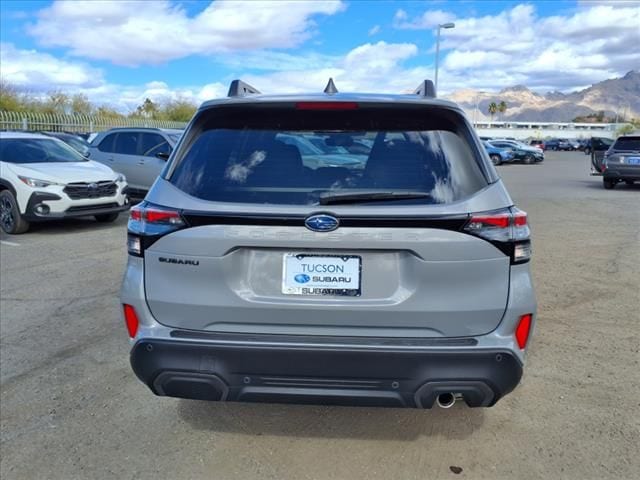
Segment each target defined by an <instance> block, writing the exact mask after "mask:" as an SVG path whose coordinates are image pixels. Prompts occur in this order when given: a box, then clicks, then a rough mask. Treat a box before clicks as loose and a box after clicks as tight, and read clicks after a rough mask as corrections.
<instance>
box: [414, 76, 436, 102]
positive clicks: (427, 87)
mask: <svg viewBox="0 0 640 480" xmlns="http://www.w3.org/2000/svg"><path fill="white" fill-rule="evenodd" d="M413 93H414V94H416V95H420V96H421V97H423V98H435V97H436V87H434V86H433V82H432V81H431V80H425V81H423V82H422V83H421V84H420V85H418V88H416V89H415V91H414V92H413Z"/></svg>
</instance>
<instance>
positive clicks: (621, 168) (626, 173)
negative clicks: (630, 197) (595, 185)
mask: <svg viewBox="0 0 640 480" xmlns="http://www.w3.org/2000/svg"><path fill="white" fill-rule="evenodd" d="M602 175H603V176H604V178H605V179H606V180H633V181H636V182H638V181H640V165H614V166H607V169H606V170H605V171H604V173H603V174H602Z"/></svg>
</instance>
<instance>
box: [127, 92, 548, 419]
mask: <svg viewBox="0 0 640 480" xmlns="http://www.w3.org/2000/svg"><path fill="white" fill-rule="evenodd" d="M295 138H300V139H301V141H299V142H296V141H294V140H295ZM318 139H321V141H318ZM309 142H312V143H313V144H314V145H316V146H318V149H319V150H320V152H319V151H318V149H314V150H313V151H311V152H310V153H309V155H307V154H306V153H305V152H304V151H302V150H301V149H300V148H298V145H303V144H305V143H309ZM354 146H356V147H357V148H354ZM336 149H338V151H339V153H336ZM322 152H324V154H323V153H322ZM323 155H326V158H327V161H326V163H323V162H322V156H323ZM336 155H339V156H340V158H341V161H340V162H336ZM128 251H129V260H128V265H127V269H126V273H125V277H124V282H123V286H122V293H121V299H122V304H123V316H124V320H125V323H126V326H127V329H128V332H129V336H130V338H131V344H132V350H131V364H132V367H133V370H134V371H135V373H136V375H137V376H138V377H139V378H140V380H142V381H143V382H144V383H145V384H146V385H147V386H148V387H149V388H150V389H151V390H152V391H153V392H154V393H155V394H157V395H167V396H172V397H183V398H194V399H206V400H229V401H257V402H301V403H332V404H357V405H379V406H395V407H418V408H430V407H431V406H432V405H434V403H437V404H438V405H440V406H442V407H449V406H451V405H452V404H453V403H454V402H455V401H456V399H463V400H464V402H465V403H466V404H467V405H469V406H472V407H478V406H491V405H493V404H495V403H496V401H498V400H499V399H500V398H501V397H502V396H503V395H505V394H507V393H509V392H511V391H512V390H513V389H514V388H515V386H516V385H517V384H518V382H519V381H520V378H521V375H522V369H523V362H524V357H525V348H526V346H527V343H528V339H529V334H530V332H531V330H532V328H533V323H534V321H535V315H536V301H535V295H534V290H533V286H532V281H531V275H530V271H529V258H530V254H531V247H530V239H529V227H528V224H527V215H526V214H525V213H524V212H522V211H520V210H518V209H517V208H516V207H514V205H513V201H512V200H511V198H510V197H509V194H508V193H507V191H506V189H505V186H504V184H503V183H502V181H501V180H500V178H499V177H498V175H497V174H496V171H495V169H494V167H493V165H492V164H491V161H490V160H489V158H488V157H487V154H486V152H485V151H484V148H483V147H482V144H481V143H480V141H479V140H478V137H477V136H476V134H475V133H474V131H473V128H472V127H471V125H470V124H469V122H468V120H467V119H466V118H465V116H464V114H463V112H462V110H461V109H460V108H459V107H458V106H456V105H455V104H453V103H450V102H448V101H443V100H438V99H435V98H434V96H433V85H432V84H431V82H430V81H425V82H424V83H423V84H422V85H421V87H420V88H418V90H416V93H415V94H413V95H387V94H385V95H348V94H340V93H337V92H336V90H335V88H333V83H332V82H330V85H329V86H328V88H327V89H326V90H325V93H324V94H318V95H278V96H268V95H261V94H259V92H257V90H255V89H254V88H253V87H250V86H248V85H247V84H244V83H243V82H240V81H234V82H233V83H232V86H231V88H230V92H229V97H228V98H225V99H219V100H213V101H209V102H206V103H205V104H203V105H202V106H201V107H200V109H199V110H198V111H197V113H196V114H195V116H194V118H193V119H192V121H191V123H190V125H189V126H188V128H187V130H186V132H185V134H184V135H183V136H182V138H181V140H180V142H179V143H178V145H177V147H176V149H175V151H174V152H173V154H172V157H171V159H170V163H169V165H168V167H167V168H166V169H165V170H164V171H163V173H162V175H161V177H160V178H158V180H156V182H155V184H154V185H153V187H152V188H151V190H150V191H149V193H148V195H147V197H146V199H145V201H144V202H143V203H141V204H139V205H138V206H136V207H135V208H133V209H132V211H131V218H130V221H129V232H128Z"/></svg>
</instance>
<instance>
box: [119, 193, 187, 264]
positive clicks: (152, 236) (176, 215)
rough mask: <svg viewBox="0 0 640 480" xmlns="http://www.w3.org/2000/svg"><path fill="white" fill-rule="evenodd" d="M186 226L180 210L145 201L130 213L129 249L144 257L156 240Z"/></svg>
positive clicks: (137, 255)
mask: <svg viewBox="0 0 640 480" xmlns="http://www.w3.org/2000/svg"><path fill="white" fill-rule="evenodd" d="M185 226H186V223H185V221H184V219H183V218H182V215H181V214H180V211H178V210H174V209H171V208H166V207H159V206H157V205H153V204H150V203H147V202H143V203H141V204H139V205H136V206H135V207H133V208H132V209H131V211H130V213H129V224H128V233H127V250H128V251H129V254H131V255H134V256H136V257H142V256H143V255H144V251H145V249H146V248H148V247H149V246H151V245H152V244H153V243H154V242H155V241H156V240H158V239H159V238H161V237H163V236H164V235H166V234H167V233H171V232H174V231H176V230H180V229H181V228H183V227H185Z"/></svg>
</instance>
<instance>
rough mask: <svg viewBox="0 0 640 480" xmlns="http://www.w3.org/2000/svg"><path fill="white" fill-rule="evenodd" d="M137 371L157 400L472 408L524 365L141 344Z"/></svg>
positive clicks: (421, 353) (375, 352)
mask: <svg viewBox="0 0 640 480" xmlns="http://www.w3.org/2000/svg"><path fill="white" fill-rule="evenodd" d="M131 365H132V367H133V370H134V372H135V373H136V375H137V376H138V378H140V380H142V381H143V382H144V383H145V384H146V385H147V386H148V387H149V388H150V389H151V390H152V391H153V392H154V393H155V394H157V395H164V396H171V397H180V398H193V399H199V400H213V401H242V402H269V403H306V404H309V403H311V404H331V405H363V406H385V407H414V408H431V407H432V406H433V404H434V403H435V400H436V398H437V396H438V395H440V394H442V393H454V394H460V395H461V396H462V397H463V399H464V401H465V402H466V403H467V405H469V406H471V407H488V406H492V405H494V404H495V403H496V402H497V401H498V400H499V399H500V398H501V397H502V396H504V395H506V394H507V393H509V392H511V391H512V390H513V389H514V388H515V387H516V385H517V384H518V383H519V381H520V378H521V376H522V365H521V364H520V361H519V360H518V359H517V358H516V357H515V356H514V354H513V353H512V352H510V351H508V350H474V351H472V350H471V349H456V350H455V351H454V350H451V349H440V350H435V349H424V350H414V351H406V350H398V351H393V350H384V349H377V348H371V349H368V350H367V349H362V348H358V349H349V348H344V349H343V348H341V349H337V348H333V347H326V348H325V347H318V346H314V347H306V346H303V345H297V346H296V345H294V344H292V345H287V346H284V345H281V344H277V345H275V346H265V345H256V344H250V343H247V344H244V345H238V344H233V345H219V344H210V343H205V342H193V341H184V340H182V341H180V340H165V339H162V340H160V339H142V340H140V341H138V342H137V343H136V344H135V345H134V347H133V349H132V351H131Z"/></svg>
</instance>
